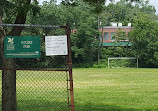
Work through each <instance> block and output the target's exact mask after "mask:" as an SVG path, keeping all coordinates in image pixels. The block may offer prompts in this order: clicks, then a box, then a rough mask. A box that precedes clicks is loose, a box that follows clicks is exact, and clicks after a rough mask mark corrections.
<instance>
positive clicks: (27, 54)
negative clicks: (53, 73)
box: [4, 36, 41, 58]
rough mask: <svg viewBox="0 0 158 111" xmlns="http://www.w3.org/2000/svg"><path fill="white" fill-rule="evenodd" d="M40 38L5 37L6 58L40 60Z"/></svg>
mask: <svg viewBox="0 0 158 111" xmlns="http://www.w3.org/2000/svg"><path fill="white" fill-rule="evenodd" d="M40 46H41V40H40V36H5V37H4V56H5V57H6V58H40V56H41V52H40Z"/></svg>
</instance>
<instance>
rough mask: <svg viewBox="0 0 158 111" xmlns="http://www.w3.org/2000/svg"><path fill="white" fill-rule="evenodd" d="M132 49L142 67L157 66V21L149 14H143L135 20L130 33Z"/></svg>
mask: <svg viewBox="0 0 158 111" xmlns="http://www.w3.org/2000/svg"><path fill="white" fill-rule="evenodd" d="M130 38H131V40H132V41H133V45H132V49H133V52H134V54H135V55H136V56H137V57H138V58H139V60H140V63H141V65H142V67H153V66H155V67H158V58H157V54H158V23H157V21H156V20H154V19H153V18H151V16H144V17H141V18H139V19H137V20H136V21H135V26H134V30H133V31H132V32H131V34H130Z"/></svg>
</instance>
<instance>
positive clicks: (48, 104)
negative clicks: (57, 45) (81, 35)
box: [0, 28, 70, 111]
mask: <svg viewBox="0 0 158 111" xmlns="http://www.w3.org/2000/svg"><path fill="white" fill-rule="evenodd" d="M31 29H33V30H30V29H29V28H25V29H24V30H23V32H22V35H21V36H25V35H26V34H28V33H29V35H30V36H34V35H39V34H40V35H41V57H40V58H16V59H15V66H14V67H15V69H16V96H17V110H18V111H69V109H70V108H69V106H70V105H69V94H70V93H69V91H70V90H69V81H68V80H69V74H68V71H67V70H68V69H67V56H46V54H45V39H44V38H45V35H65V30H64V29H61V28H55V29H40V28H31ZM1 60H2V59H0V68H2V69H4V70H12V69H5V67H3V61H1ZM0 81H2V71H1V70H0ZM1 83H2V82H1ZM0 89H1V91H0V94H1V95H2V84H1V85H0ZM1 97H2V96H0V101H2V99H1ZM1 107H2V104H1V102H0V109H1Z"/></svg>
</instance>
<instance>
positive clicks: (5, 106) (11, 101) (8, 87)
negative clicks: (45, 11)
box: [0, 0, 31, 111]
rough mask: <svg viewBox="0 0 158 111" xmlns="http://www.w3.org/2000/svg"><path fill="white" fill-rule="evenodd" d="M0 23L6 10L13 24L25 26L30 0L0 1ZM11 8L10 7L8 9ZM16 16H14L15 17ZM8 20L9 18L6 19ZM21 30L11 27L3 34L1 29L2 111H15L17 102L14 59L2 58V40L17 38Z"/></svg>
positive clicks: (21, 28)
mask: <svg viewBox="0 0 158 111" xmlns="http://www.w3.org/2000/svg"><path fill="white" fill-rule="evenodd" d="M0 3H1V4H0V8H1V9H0V22H1V23H2V22H3V21H2V20H3V18H5V17H4V15H7V14H8V13H9V12H8V9H9V10H12V11H10V12H11V13H12V12H14V15H13V13H12V15H10V17H11V18H12V17H13V21H14V22H13V23H14V24H25V22H26V16H27V13H28V11H29V10H30V8H31V0H10V1H8V0H1V1H0ZM10 6H11V7H10ZM15 15H16V16H15ZM8 18H9V17H8ZM22 30H23V27H16V26H14V27H12V28H11V30H10V31H9V32H8V33H5V30H4V29H3V28H2V27H1V29H0V31H1V35H0V41H1V44H0V45H1V48H0V53H1V58H2V61H3V63H2V66H3V69H4V70H2V111H16V110H17V102H16V70H15V66H16V65H15V59H11V58H4V49H3V39H4V36H5V35H7V36H19V35H20V34H21V32H22Z"/></svg>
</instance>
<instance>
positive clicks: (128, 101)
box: [0, 68, 158, 111]
mask: <svg viewBox="0 0 158 111" xmlns="http://www.w3.org/2000/svg"><path fill="white" fill-rule="evenodd" d="M66 79H67V77H66V75H65V73H60V72H47V71H43V72H40V71H17V101H18V111H66V110H67V92H66V83H67V82H66V81H64V80H66ZM73 79H74V97H75V110H76V111H158V69H134V68H133V69H130V68H129V69H121V68H120V69H95V68H87V69H86V68H81V69H73ZM0 81H1V77H0ZM0 87H1V86H0ZM0 104H1V103H0ZM0 108H1V105H0Z"/></svg>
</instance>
